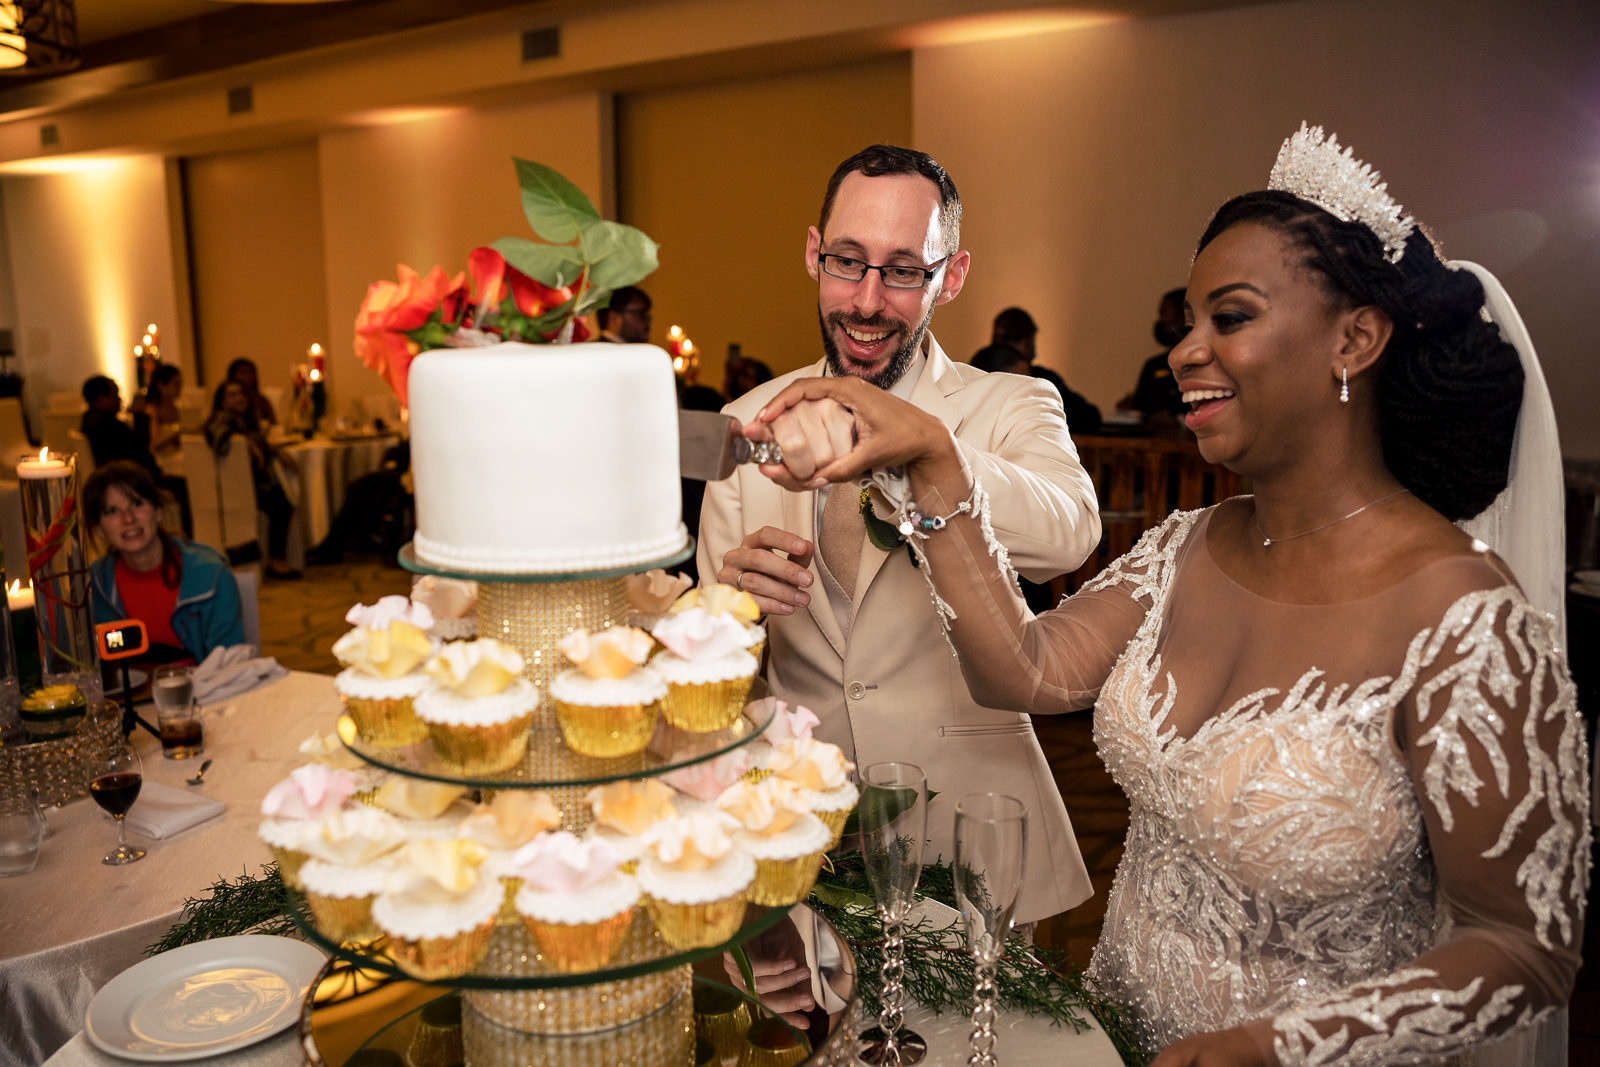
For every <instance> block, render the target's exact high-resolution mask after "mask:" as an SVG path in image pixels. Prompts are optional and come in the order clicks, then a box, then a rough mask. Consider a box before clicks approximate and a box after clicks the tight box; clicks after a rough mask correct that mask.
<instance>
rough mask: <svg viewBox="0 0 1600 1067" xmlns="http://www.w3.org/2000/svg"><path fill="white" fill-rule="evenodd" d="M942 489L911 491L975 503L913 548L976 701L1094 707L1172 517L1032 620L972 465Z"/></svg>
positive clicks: (1163, 549) (1161, 555)
mask: <svg viewBox="0 0 1600 1067" xmlns="http://www.w3.org/2000/svg"><path fill="white" fill-rule="evenodd" d="M944 488H945V489H946V491H945V492H941V491H940V488H939V487H934V486H918V487H916V491H917V493H918V494H920V498H921V503H920V504H919V510H922V511H924V512H926V513H928V514H938V515H943V514H945V513H947V512H956V511H957V508H958V504H959V501H960V499H961V498H959V497H958V498H957V499H955V500H952V499H951V497H953V496H955V494H956V493H961V492H965V493H966V494H967V496H966V497H965V499H966V500H968V501H969V502H970V501H977V502H978V505H977V507H976V508H975V509H974V510H973V512H972V513H971V514H962V515H961V516H960V517H959V518H957V519H955V520H953V521H951V522H949V524H948V525H947V526H946V527H945V528H944V529H943V530H940V531H939V532H938V533H937V534H936V535H934V536H932V537H926V538H919V539H918V540H917V541H916V547H917V548H918V550H919V555H920V556H921V557H922V566H923V570H924V573H925V575H926V576H927V578H928V581H929V584H930V585H931V586H932V587H933V591H934V594H935V596H936V597H937V598H938V600H939V601H941V602H942V606H941V610H942V611H943V613H944V614H945V615H946V618H947V619H948V620H949V622H950V628H949V636H950V640H951V645H952V647H953V648H954V650H955V652H956V655H957V658H958V659H959V660H960V663H961V673H962V675H963V677H964V678H965V679H966V682H967V686H968V688H969V689H970V690H971V692H972V695H973V698H974V699H976V700H977V701H978V702H979V703H980V704H983V705H985V706H986V707H993V708H1006V709H1008V710H1011V711H1021V712H1030V713H1033V714H1055V713H1058V712H1063V711H1070V710H1076V709H1079V708H1087V707H1090V706H1092V705H1093V704H1094V702H1095V699H1096V697H1098V695H1099V693H1100V686H1101V684H1102V683H1104V681H1105V679H1106V677H1107V675H1109V674H1110V673H1111V669H1112V667H1113V666H1114V665H1115V664H1116V662H1117V658H1118V657H1119V656H1120V655H1121V654H1122V652H1123V650H1124V649H1125V648H1126V647H1127V645H1128V642H1129V641H1130V640H1132V638H1133V635H1134V634H1135V633H1136V632H1137V630H1138V628H1139V626H1140V624H1141V623H1142V622H1143V621H1144V619H1145V616H1146V614H1147V612H1148V611H1149V608H1150V605H1151V602H1152V600H1153V599H1154V590H1155V587H1156V585H1157V584H1158V583H1159V582H1160V581H1161V580H1162V579H1163V576H1164V574H1165V573H1166V569H1167V566H1168V565H1169V564H1170V562H1171V560H1170V557H1171V550H1172V547H1173V546H1174V545H1175V543H1176V541H1178V540H1181V537H1174V535H1173V530H1174V527H1175V521H1174V520H1168V522H1167V523H1166V524H1165V525H1163V526H1160V527H1157V528H1156V529H1153V530H1150V531H1149V532H1147V533H1146V534H1145V536H1144V538H1143V539H1142V540H1140V542H1139V544H1138V545H1136V546H1135V547H1134V549H1133V550H1132V551H1131V552H1129V553H1128V554H1127V555H1125V556H1123V557H1122V558H1120V559H1118V560H1117V561H1115V562H1114V563H1112V564H1111V566H1109V567H1108V568H1106V570H1105V571H1103V572H1102V573H1101V574H1100V575H1099V576H1098V577H1097V578H1095V580H1094V581H1093V582H1091V583H1089V584H1088V585H1087V586H1085V587H1084V589H1083V590H1082V591H1080V592H1078V593H1077V594H1076V595H1074V596H1072V597H1069V598H1068V599H1066V600H1064V601H1063V602H1062V603H1061V604H1060V606H1058V607H1057V608H1055V609H1054V610H1052V611H1049V612H1046V613H1045V614H1043V615H1040V616H1037V617H1035V616H1033V615H1032V614H1031V613H1030V612H1029V611H1028V608H1027V605H1026V603H1025V602H1024V601H1023V599H1022V594H1021V592H1020V591H1019V589H1018V587H1017V583H1016V581H1015V579H1014V575H1013V574H1012V572H1011V570H1010V565H1009V560H1008V558H1007V554H1006V552H1005V550H1004V549H1003V548H1001V547H1000V545H999V542H998V540H996V538H995V536H994V534H993V531H992V529H991V527H990V524H989V519H988V508H987V503H986V498H985V496H984V492H983V488H982V486H981V484H979V483H978V482H976V481H975V480H973V478H972V475H971V472H970V470H969V471H964V472H963V479H962V481H961V482H960V483H957V485H956V487H954V489H953V490H952V489H951V487H948V486H947V487H944ZM1191 517H1192V516H1189V515H1180V516H1176V517H1175V519H1176V520H1186V519H1188V518H1191ZM1063 533H1064V534H1065V533H1066V531H1063Z"/></svg>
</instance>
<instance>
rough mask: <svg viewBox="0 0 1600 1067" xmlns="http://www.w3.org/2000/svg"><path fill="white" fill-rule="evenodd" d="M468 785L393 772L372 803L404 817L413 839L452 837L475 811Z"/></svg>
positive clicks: (401, 818) (404, 826)
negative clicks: (469, 800) (468, 795)
mask: <svg viewBox="0 0 1600 1067" xmlns="http://www.w3.org/2000/svg"><path fill="white" fill-rule="evenodd" d="M466 795H467V790H466V787H465V786H459V785H450V784H448V783H445V782H430V781H427V780H426V779H423V778H406V777H403V776H401V775H391V776H390V777H389V778H388V779H387V780H386V781H385V782H384V783H383V785H382V786H380V787H379V788H378V791H377V793H376V794H374V795H373V797H372V800H371V801H370V803H371V804H372V806H373V807H375V808H377V809H378V810H379V811H386V812H388V813H389V814H390V815H393V816H394V817H395V818H397V819H399V820H400V825H401V827H402V828H403V829H404V830H405V832H406V836H407V837H408V838H410V839H411V840H413V841H424V840H430V839H443V838H450V837H454V836H455V835H456V827H458V826H460V825H461V822H462V820H463V819H465V818H466V817H467V815H468V814H469V813H470V812H471V811H472V805H471V804H470V803H469V802H468V801H467V800H466V799H465V798H466Z"/></svg>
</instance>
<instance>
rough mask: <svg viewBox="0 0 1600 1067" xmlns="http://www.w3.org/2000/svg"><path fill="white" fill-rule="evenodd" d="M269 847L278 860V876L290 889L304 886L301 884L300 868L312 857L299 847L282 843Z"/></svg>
mask: <svg viewBox="0 0 1600 1067" xmlns="http://www.w3.org/2000/svg"><path fill="white" fill-rule="evenodd" d="M267 847H268V848H270V849H271V850H272V857H273V859H276V860H277V861H278V876H279V877H280V878H282V879H283V884H284V885H286V886H288V887H289V888H290V889H302V888H304V887H303V886H301V884H300V868H301V867H304V866H305V865H306V861H307V860H309V859H310V858H311V857H310V856H309V855H307V854H306V853H304V852H301V851H300V850H299V849H297V848H284V847H283V846H282V845H268V846H267Z"/></svg>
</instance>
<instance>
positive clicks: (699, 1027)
mask: <svg viewBox="0 0 1600 1067" xmlns="http://www.w3.org/2000/svg"><path fill="white" fill-rule="evenodd" d="M749 1029H750V1006H749V1004H747V1003H746V1002H745V1000H744V998H743V997H741V996H739V994H737V993H734V992H730V991H729V990H726V989H718V988H716V987H715V986H706V985H697V986H695V987H694V1033H695V1036H696V1037H698V1038H700V1039H701V1040H702V1041H709V1042H710V1043H711V1046H712V1048H714V1049H715V1050H716V1058H715V1059H714V1060H713V1061H712V1062H713V1063H719V1064H720V1063H721V1062H722V1061H723V1060H731V1059H733V1058H734V1057H735V1056H737V1055H739V1050H740V1049H741V1048H743V1047H744V1035H745V1031H747V1030H749Z"/></svg>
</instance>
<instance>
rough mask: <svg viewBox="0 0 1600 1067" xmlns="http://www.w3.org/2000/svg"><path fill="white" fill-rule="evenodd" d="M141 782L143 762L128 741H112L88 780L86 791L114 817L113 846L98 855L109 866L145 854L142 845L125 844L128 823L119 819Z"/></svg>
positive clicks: (134, 797)
mask: <svg viewBox="0 0 1600 1067" xmlns="http://www.w3.org/2000/svg"><path fill="white" fill-rule="evenodd" d="M143 784H144V763H143V762H142V761H141V760H140V759H139V753H137V752H135V751H134V750H133V746H132V745H123V744H113V745H112V746H111V749H110V751H109V752H107V753H106V755H105V758H104V759H102V760H101V761H100V764H99V766H98V768H96V770H95V775H94V777H93V778H91V779H90V780H89V795H90V796H91V797H94V802H95V803H96V804H98V805H100V806H101V807H102V808H104V809H105V810H106V811H108V812H110V813H111V817H112V818H113V819H115V820H117V847H116V848H114V849H112V850H111V851H110V852H107V853H106V854H105V855H104V856H102V857H101V858H100V862H101V863H105V864H109V865H111V866H113V867H116V866H120V865H122V864H124V863H132V862H134V861H135V860H142V859H144V857H145V850H144V849H142V848H129V847H128V826H127V824H126V823H125V822H124V821H123V820H124V818H125V817H126V816H127V814H128V809H129V808H131V807H133V802H134V801H135V800H138V799H139V787H140V786H142V785H143Z"/></svg>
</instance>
